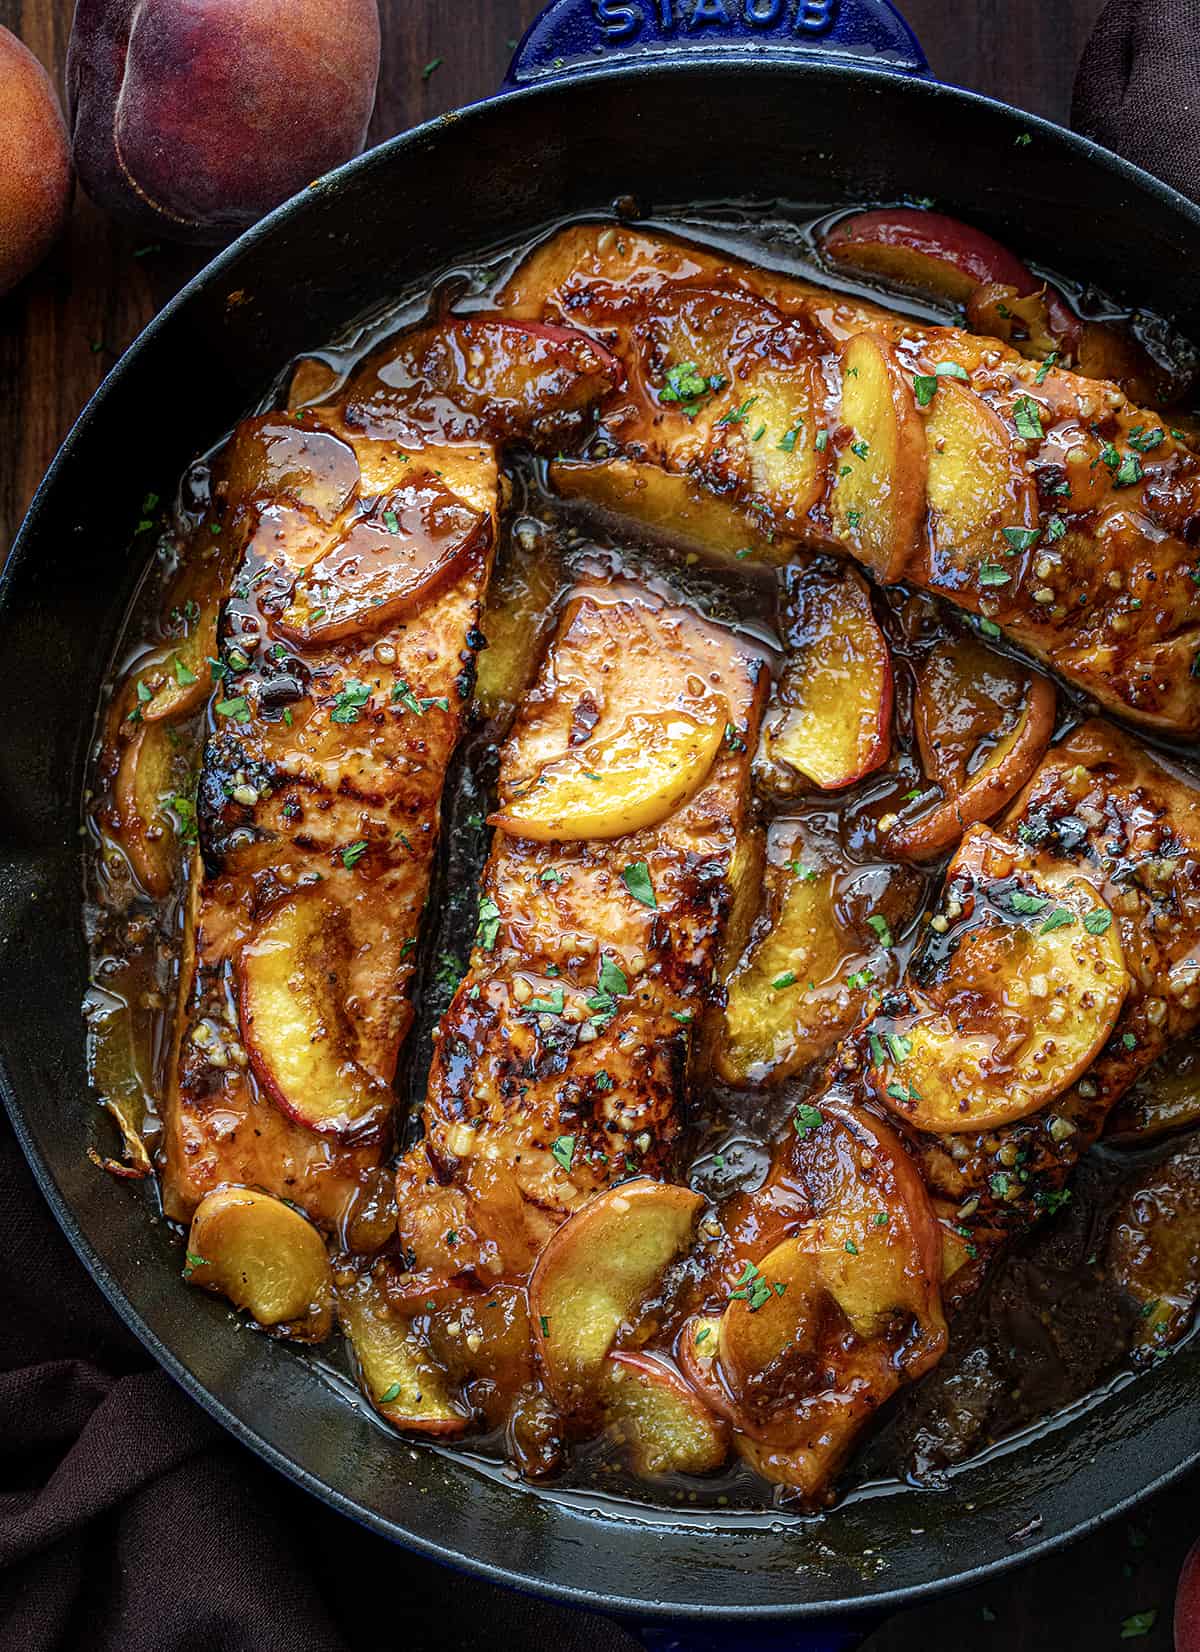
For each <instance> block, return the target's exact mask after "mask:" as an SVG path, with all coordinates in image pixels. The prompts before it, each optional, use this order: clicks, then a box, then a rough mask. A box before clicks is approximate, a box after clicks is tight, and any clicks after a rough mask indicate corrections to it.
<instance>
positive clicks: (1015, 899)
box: [1008, 889, 1049, 916]
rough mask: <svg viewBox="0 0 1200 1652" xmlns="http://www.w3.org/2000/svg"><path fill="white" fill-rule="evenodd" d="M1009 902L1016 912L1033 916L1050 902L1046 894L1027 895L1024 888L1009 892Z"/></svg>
mask: <svg viewBox="0 0 1200 1652" xmlns="http://www.w3.org/2000/svg"><path fill="white" fill-rule="evenodd" d="M1008 904H1009V906H1011V907H1012V909H1013V911H1014V912H1020V913H1021V914H1022V915H1023V916H1031V915H1032V914H1033V913H1035V912H1041V911H1042V910H1043V909H1044V908H1045V907H1046V906H1048V905H1049V902H1048V900H1047V899H1046V897H1045V896H1044V895H1027V894H1026V893H1025V891H1024V890H1023V889H1013V890H1011V891H1010V893H1009V897H1008Z"/></svg>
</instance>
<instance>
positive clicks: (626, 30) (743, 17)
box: [505, 0, 930, 87]
mask: <svg viewBox="0 0 1200 1652" xmlns="http://www.w3.org/2000/svg"><path fill="white" fill-rule="evenodd" d="M714 58H716V59H717V60H718V61H720V62H721V63H728V64H733V63H736V62H738V61H739V60H740V61H742V62H763V61H769V62H774V63H779V62H784V63H787V62H791V63H794V62H797V61H804V60H807V61H810V62H811V61H814V60H819V61H823V62H826V63H834V64H836V63H845V64H847V66H853V67H855V68H860V69H861V68H876V69H888V70H891V71H892V72H893V73H900V74H910V75H926V76H927V75H929V73H930V69H929V64H928V63H927V61H926V59H925V53H924V52H923V51H922V50H921V48H920V46H919V45H918V43H917V39H916V36H915V35H914V34H913V32H912V30H911V29H910V28H909V26H908V24H907V23H906V22H905V21H904V19H903V18H902V17H901V16H900V14H899V12H897V11H896V10H895V8H894V7H893V6H891V5H890V4H889V3H888V0H550V4H549V5H548V6H547V7H546V8H545V10H544V11H542V12H540V13H539V15H538V16H537V17H536V18H535V19H534V20H533V22H532V23H531V24H530V26H529V28H528V30H527V31H526V33H525V37H524V39H523V40H522V41H521V43H520V45H519V46H518V47H517V50H516V52H515V54H514V56H513V60H512V63H511V64H510V65H509V70H508V75H507V77H506V80H505V85H506V86H508V87H516V86H528V85H530V84H531V83H532V82H536V81H544V80H559V79H565V78H566V77H568V76H570V75H573V74H578V73H580V72H581V71H583V70H586V69H605V68H611V67H619V66H621V65H623V64H628V63H630V62H640V63H643V64H650V63H654V62H664V63H702V62H706V61H708V62H711V61H712V60H713V59H714Z"/></svg>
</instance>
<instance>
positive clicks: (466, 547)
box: [278, 473, 491, 644]
mask: <svg viewBox="0 0 1200 1652" xmlns="http://www.w3.org/2000/svg"><path fill="white" fill-rule="evenodd" d="M490 533H491V524H490V522H489V520H488V518H487V517H486V516H485V515H483V514H482V513H481V512H479V511H475V510H472V509H471V508H470V507H469V506H468V505H465V504H464V503H463V502H462V501H461V500H460V499H458V498H457V497H456V496H455V495H454V494H453V493H451V492H450V490H449V489H448V488H446V487H445V486H444V485H443V484H442V483H441V482H439V481H438V479H437V478H436V477H435V476H433V475H431V474H428V473H426V474H424V475H420V476H417V477H415V478H414V479H413V480H412V481H411V482H409V483H407V484H406V485H405V486H404V487H400V488H397V489H396V490H395V491H394V492H392V493H389V494H385V495H384V496H383V497H382V498H381V499H378V500H375V501H373V502H372V503H371V504H370V505H369V506H368V507H366V508H365V510H364V513H363V514H361V515H358V516H356V517H355V518H354V520H352V521H351V522H350V523H349V524H348V525H347V526H346V527H345V529H344V530H343V532H342V533H341V535H340V536H339V538H338V539H337V541H336V543H335V544H334V545H333V546H332V547H331V548H330V549H329V550H327V551H325V552H324V553H323V554H322V555H321V556H320V557H318V559H317V560H316V561H315V562H314V563H313V564H312V566H311V567H310V568H309V569H308V570H307V572H306V573H304V574H302V575H301V577H300V578H299V579H298V580H297V581H296V584H295V586H294V588H293V590H292V597H291V601H290V602H289V604H288V606H287V607H286V608H285V609H284V611H283V613H282V614H281V615H280V618H279V621H278V626H279V630H280V631H281V632H282V633H283V634H284V636H287V637H290V638H292V639H294V640H295V641H297V642H300V643H307V644H312V643H329V642H337V641H340V640H341V639H342V638H343V637H349V636H354V635H355V634H357V633H359V632H369V631H378V630H380V629H381V628H382V627H384V626H386V625H392V624H394V623H395V622H396V620H398V619H399V618H401V617H402V616H403V615H404V614H406V613H408V612H411V610H413V609H414V608H416V607H417V606H418V605H419V604H421V603H423V602H425V601H427V600H428V599H429V598H430V597H431V596H433V595H434V594H435V593H436V592H437V591H439V590H440V589H441V588H442V587H443V586H444V585H445V584H446V583H447V581H448V580H450V579H452V578H454V577H455V575H456V574H457V573H458V571H459V570H460V569H461V568H462V566H463V564H464V562H466V561H467V559H468V558H470V557H471V556H472V555H483V554H485V552H486V550H487V547H488V542H489V539H490Z"/></svg>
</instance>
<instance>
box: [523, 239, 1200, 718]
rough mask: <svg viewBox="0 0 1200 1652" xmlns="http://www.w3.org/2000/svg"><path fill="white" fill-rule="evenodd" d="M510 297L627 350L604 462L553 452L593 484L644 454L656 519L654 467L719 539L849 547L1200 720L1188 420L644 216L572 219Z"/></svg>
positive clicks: (1112, 701)
mask: <svg viewBox="0 0 1200 1652" xmlns="http://www.w3.org/2000/svg"><path fill="white" fill-rule="evenodd" d="M502 301H503V304H504V307H505V309H506V311H507V313H509V314H511V315H513V316H519V317H522V318H526V319H532V318H537V319H540V320H545V321H566V320H569V321H570V323H571V324H572V325H573V326H576V327H580V328H582V329H584V330H585V331H588V332H589V333H591V334H592V335H593V336H594V337H595V338H596V339H597V340H602V341H603V342H604V343H605V345H606V346H607V347H608V348H610V349H611V350H612V351H613V352H614V353H615V355H616V356H617V357H618V358H619V360H620V361H621V364H622V367H623V369H624V378H623V382H622V383H621V384H620V386H619V387H618V388H617V389H616V390H614V391H613V392H612V393H611V394H610V395H609V396H608V397H607V398H606V399H605V401H604V402H603V404H602V406H601V418H600V428H599V431H598V435H597V438H596V441H595V442H594V443H593V445H592V448H591V450H590V452H589V455H588V457H589V460H590V463H589V465H588V466H585V467H578V466H572V465H567V466H563V467H561V468H560V470H559V472H557V474H560V475H561V476H562V480H563V485H564V487H565V488H566V489H567V491H569V492H570V493H571V494H572V495H573V496H574V497H580V496H584V497H587V496H589V495H590V496H592V497H595V498H597V499H599V500H600V501H601V502H603V503H606V504H611V502H612V498H613V493H614V489H613V487H612V485H611V484H610V483H608V482H607V481H606V479H605V477H604V474H603V472H604V466H605V465H606V464H613V465H634V466H637V467H639V482H640V485H639V486H637V487H633V488H630V489H628V490H627V496H626V499H625V503H624V510H625V513H626V514H627V515H630V516H633V517H634V518H638V517H639V516H640V515H641V513H643V512H647V513H649V516H650V519H651V520H653V518H654V517H655V516H659V517H661V514H662V503H661V500H662V493H663V490H662V488H661V487H656V486H655V485H653V484H652V483H651V482H650V481H649V480H648V478H647V477H646V474H645V473H646V471H647V470H649V469H656V470H658V471H660V472H666V473H670V474H672V475H675V476H677V477H681V478H684V479H685V480H686V482H687V483H688V484H689V486H690V487H691V489H692V490H693V495H692V497H691V499H690V505H689V510H690V523H691V527H692V532H693V534H694V533H695V531H696V525H697V523H699V522H702V521H703V519H704V517H705V516H707V519H708V524H709V525H708V526H707V527H706V528H705V529H704V531H703V537H704V538H705V540H706V541H707V543H708V544H709V545H711V546H713V547H716V548H721V547H724V546H727V545H730V544H731V543H733V544H735V545H736V546H737V550H736V551H735V554H739V555H741V554H744V555H746V556H747V557H749V558H751V559H760V558H762V557H763V556H765V557H767V558H768V559H770V560H773V561H777V562H778V561H783V562H786V561H789V560H791V559H793V558H794V557H795V555H796V554H797V546H798V545H799V544H803V545H804V546H805V547H808V548H810V549H811V548H822V547H827V548H829V549H832V550H836V551H838V552H840V553H842V554H848V555H849V556H851V557H853V558H854V559H855V560H857V561H858V562H860V563H861V564H863V566H865V567H866V568H867V569H868V570H869V571H870V572H871V573H872V574H873V575H874V576H875V578H876V579H877V580H879V581H881V582H883V583H885V584H893V583H895V582H898V581H904V582H905V583H906V584H908V585H909V586H916V587H918V588H920V589H923V590H926V591H929V592H931V593H933V594H935V595H938V596H941V597H944V598H945V599H946V600H947V601H949V602H950V603H952V604H954V605H956V606H958V607H960V608H963V609H965V610H966V611H967V612H968V613H969V614H971V615H973V616H975V617H976V619H977V621H978V623H979V625H980V627H981V629H982V630H983V631H984V632H985V634H987V635H991V636H997V637H998V636H1000V635H1001V634H1003V635H1004V636H1005V637H1007V638H1009V639H1010V640H1011V641H1013V642H1014V643H1017V644H1018V645H1019V646H1020V647H1022V648H1023V649H1025V650H1027V651H1028V652H1029V653H1030V654H1032V655H1033V656H1034V657H1035V658H1036V659H1038V660H1041V661H1043V662H1044V663H1045V664H1046V665H1047V666H1049V667H1050V668H1051V669H1052V670H1053V671H1054V672H1056V673H1057V674H1058V675H1059V676H1061V677H1062V678H1063V679H1064V680H1065V681H1066V682H1068V683H1070V684H1072V685H1074V686H1075V687H1077V688H1079V689H1081V690H1082V691H1083V692H1084V693H1085V694H1087V695H1088V696H1090V697H1092V698H1093V699H1094V700H1096V701H1098V702H1099V704H1100V705H1102V706H1104V707H1106V708H1107V709H1110V710H1112V711H1114V712H1116V713H1118V714H1120V715H1121V716H1124V717H1126V718H1129V719H1131V720H1133V721H1136V722H1138V723H1141V724H1144V725H1146V726H1148V727H1150V728H1155V729H1159V730H1162V731H1163V732H1165V733H1168V734H1174V735H1176V736H1178V737H1181V738H1188V739H1190V738H1195V737H1196V736H1197V735H1198V734H1200V678H1197V676H1196V675H1195V674H1194V671H1193V666H1194V662H1195V660H1196V658H1197V654H1198V652H1200V584H1198V583H1197V581H1196V579H1195V577H1194V574H1195V569H1196V556H1195V551H1194V548H1193V546H1192V545H1191V543H1190V541H1189V537H1188V536H1189V534H1190V533H1191V532H1193V529H1192V528H1191V527H1189V524H1191V523H1194V521H1195V519H1196V514H1197V510H1198V508H1200V456H1198V455H1197V453H1196V451H1195V450H1194V446H1193V444H1192V441H1191V439H1190V438H1189V437H1188V436H1187V435H1186V434H1185V432H1184V431H1182V430H1180V429H1179V428H1177V426H1176V425H1175V424H1174V423H1172V421H1171V419H1170V418H1169V417H1164V416H1161V415H1159V414H1157V413H1155V412H1153V411H1149V412H1148V411H1145V410H1144V409H1142V408H1140V407H1138V406H1136V405H1135V404H1133V403H1131V402H1130V401H1129V399H1128V398H1127V396H1126V395H1125V393H1124V392H1123V391H1122V390H1121V389H1119V388H1118V387H1117V386H1116V385H1115V384H1113V383H1111V382H1104V381H1096V380H1092V379H1088V378H1084V377H1081V376H1079V375H1078V374H1076V373H1072V372H1069V371H1067V370H1065V369H1064V368H1062V367H1061V366H1059V364H1058V359H1057V354H1056V353H1055V352H1054V351H1050V352H1049V353H1048V354H1047V356H1046V358H1045V359H1044V360H1043V361H1042V362H1041V363H1040V364H1038V363H1037V362H1034V361H1030V360H1028V359H1026V358H1025V357H1024V356H1022V355H1020V354H1019V353H1018V352H1017V351H1016V350H1014V349H1012V348H1011V347H1009V346H1007V345H1005V344H1003V343H1002V342H1000V341H998V340H996V339H995V338H986V337H980V336H976V335H972V334H970V333H966V332H963V331H961V330H959V329H956V328H951V327H937V326H931V325H929V324H927V323H921V322H917V321H914V320H912V319H911V318H909V317H906V316H902V315H898V314H895V313H892V312H889V311H887V310H885V309H882V308H880V307H878V306H876V305H874V304H871V303H868V302H866V301H865V300H860V299H855V298H848V297H846V296H845V295H843V294H840V293H836V292H832V291H829V290H826V289H824V288H821V287H818V286H815V285H813V284H812V283H810V282H805V281H801V280H797V279H795V278H793V277H789V276H786V275H780V274H777V273H775V272H773V271H770V270H765V269H759V268H755V267H753V266H751V265H748V264H745V263H741V262H739V261H737V260H735V259H732V258H729V257H726V256H724V255H722V254H719V253H714V252H712V251H709V250H705V249H701V248H698V247H693V246H690V245H687V244H685V243H684V242H681V241H677V240H674V239H671V238H669V237H667V236H663V235H651V234H648V233H646V232H644V231H639V230H636V229H627V228H621V229H620V230H616V231H614V230H613V229H612V228H611V227H608V226H604V225H577V226H574V227H572V228H569V229H566V230H563V231H561V232H560V233H559V234H557V235H555V236H553V237H551V238H550V239H549V240H548V241H546V242H545V243H543V244H542V246H541V247H539V248H538V249H536V250H535V252H534V253H533V254H532V255H531V256H530V257H529V258H528V259H527V260H526V262H525V263H524V264H523V265H522V266H521V267H520V268H519V269H518V270H517V272H516V273H515V275H514V276H513V277H512V279H511V281H510V282H509V284H508V286H507V288H506V290H505V292H504V294H503V295H502ZM701 499H704V501H705V503H704V505H703V506H702V505H701V503H700V501H701ZM739 527H740V529H741V531H742V537H741V538H740V540H739V538H738V529H739ZM764 542H765V549H764Z"/></svg>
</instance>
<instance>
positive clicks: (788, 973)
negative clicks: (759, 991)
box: [771, 969, 796, 992]
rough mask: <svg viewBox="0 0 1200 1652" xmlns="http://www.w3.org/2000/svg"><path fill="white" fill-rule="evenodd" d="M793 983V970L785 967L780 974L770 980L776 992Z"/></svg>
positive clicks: (794, 977) (794, 981)
mask: <svg viewBox="0 0 1200 1652" xmlns="http://www.w3.org/2000/svg"><path fill="white" fill-rule="evenodd" d="M795 985H796V976H795V972H794V971H792V970H790V969H785V970H784V972H783V974H782V975H777V976H776V977H775V979H774V980H773V981H772V982H771V986H772V987H773V989H774V990H775V991H776V992H782V991H783V989H784V988H785V987H794V986H795Z"/></svg>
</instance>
